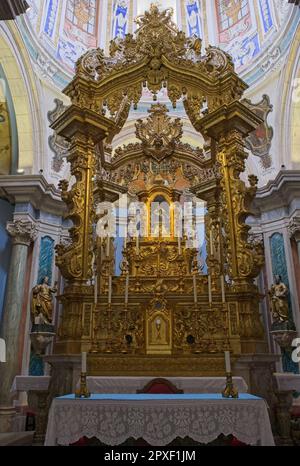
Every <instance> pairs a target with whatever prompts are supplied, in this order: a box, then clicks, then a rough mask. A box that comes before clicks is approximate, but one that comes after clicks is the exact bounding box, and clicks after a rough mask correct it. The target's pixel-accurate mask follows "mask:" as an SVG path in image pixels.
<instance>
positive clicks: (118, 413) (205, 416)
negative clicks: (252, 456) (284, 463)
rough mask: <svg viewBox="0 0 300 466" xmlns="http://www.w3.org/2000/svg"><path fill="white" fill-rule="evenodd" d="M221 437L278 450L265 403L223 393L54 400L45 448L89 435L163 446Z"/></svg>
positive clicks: (110, 440) (113, 443)
mask: <svg viewBox="0 0 300 466" xmlns="http://www.w3.org/2000/svg"><path fill="white" fill-rule="evenodd" d="M221 434H224V435H230V434H232V435H234V436H235V437H237V438H238V439H239V440H240V441H241V442H244V443H246V444H248V445H262V446H273V445H274V439H273V435H272V430H271V425H270V419H269V415H268V408H267V404H266V402H265V401H264V400H263V399H261V398H257V397H254V396H252V395H248V394H241V395H240V398H239V399H235V400H232V399H223V398H222V396H221V395H218V394H212V395H204V394H199V395H197V394H190V395H128V394H127V395H126V394H124V395H114V394H111V395H110V394H106V395H105V394H104V395H92V397H91V398H89V399H75V397H74V395H69V396H65V397H61V398H56V399H54V400H53V403H52V406H51V409H50V413H49V419H48V427H47V434H46V441H45V445H46V446H55V445H70V444H72V443H75V442H76V441H78V440H79V439H80V438H82V437H84V436H85V437H88V438H93V437H96V438H98V439H99V440H101V442H103V443H104V444H106V445H111V446H116V445H120V444H122V443H123V442H125V441H126V440H127V439H128V438H135V439H139V438H143V439H144V440H145V441H146V442H148V443H149V444H150V445H152V446H164V445H168V444H169V443H170V442H172V441H173V440H174V439H176V438H177V437H181V438H185V437H186V436H189V437H190V438H192V439H194V440H195V441H197V442H200V443H205V444H206V443H209V442H212V441H214V440H215V439H217V438H218V437H219V435H221Z"/></svg>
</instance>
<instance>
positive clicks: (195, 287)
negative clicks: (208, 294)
mask: <svg viewBox="0 0 300 466" xmlns="http://www.w3.org/2000/svg"><path fill="white" fill-rule="evenodd" d="M193 284H194V303H195V304H197V303H198V295H197V277H196V274H194V275H193Z"/></svg>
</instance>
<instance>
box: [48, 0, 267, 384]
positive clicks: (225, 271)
mask: <svg viewBox="0 0 300 466" xmlns="http://www.w3.org/2000/svg"><path fill="white" fill-rule="evenodd" d="M143 86H145V87H147V88H148V89H149V90H150V91H151V92H152V93H153V96H154V101H156V100H157V94H158V92H159V91H160V89H161V88H162V87H165V88H166V89H167V91H168V96H169V99H170V101H171V102H172V104H173V106H174V107H176V103H177V101H178V100H180V99H182V100H183V103H184V107H185V110H186V113H187V115H188V117H189V119H190V121H191V124H192V125H193V127H194V128H195V129H196V131H198V132H199V133H200V134H201V137H200V135H199V141H200V140H201V139H204V141H205V144H204V147H203V148H193V147H191V146H189V145H188V144H184V143H183V142H182V140H181V138H182V127H183V126H182V123H181V121H180V120H179V119H173V118H170V117H169V116H168V111H167V108H166V107H165V106H164V105H162V104H159V103H154V105H153V106H152V107H151V109H150V111H149V117H148V118H147V119H146V120H143V121H141V120H139V121H137V124H136V137H137V138H138V139H139V140H140V141H141V142H140V143H136V144H130V145H128V146H125V147H123V148H119V149H118V150H116V151H115V152H114V153H111V143H112V141H113V138H114V137H115V136H116V135H117V134H118V133H119V132H120V131H121V130H122V128H123V126H124V124H125V122H126V120H127V118H128V115H129V111H130V109H131V107H132V105H133V106H134V107H135V108H136V107H137V105H138V103H139V101H140V99H141V96H142V89H143ZM246 89H247V85H246V84H245V83H244V82H243V81H242V80H241V79H240V78H239V76H238V75H237V74H236V73H235V70H234V66H233V63H232V60H231V58H230V56H229V55H227V54H226V53H225V52H223V51H221V50H220V49H218V48H216V47H208V48H207V49H206V54H205V55H202V44H201V40H200V39H199V38H187V37H186V36H185V34H184V33H183V32H180V31H178V30H177V29H176V27H175V26H174V25H173V23H172V21H171V15H170V12H168V11H164V12H160V11H159V10H158V8H157V7H156V6H152V7H151V9H150V11H149V12H146V13H145V15H144V16H143V17H141V18H139V19H138V29H137V32H136V34H135V35H134V36H133V35H131V34H128V35H127V36H126V37H125V39H117V40H115V41H112V42H111V46H110V56H109V57H105V56H104V54H103V52H102V50H100V49H94V50H90V51H88V52H87V53H86V54H85V55H84V56H83V57H82V58H81V59H80V60H79V61H78V63H77V67H76V75H75V77H74V79H73V81H72V82H71V83H70V84H69V85H68V86H67V88H66V89H65V91H64V92H65V94H66V95H67V96H69V97H70V99H71V105H70V106H69V107H67V108H66V109H64V111H63V112H62V113H61V114H59V116H58V117H57V119H56V120H55V121H54V122H53V123H52V128H53V129H54V130H55V131H56V133H57V135H58V136H59V137H62V138H64V139H65V140H66V141H67V142H68V147H69V149H68V162H69V163H70V167H71V173H72V175H73V177H74V180H75V182H74V184H73V185H72V186H71V187H69V185H68V183H67V182H66V181H64V180H63V181H61V183H60V189H61V193H62V199H63V200H64V202H65V203H66V205H67V211H68V214H67V217H68V218H69V219H70V220H71V221H72V223H73V226H72V228H71V229H70V241H69V243H68V244H61V245H59V246H58V247H57V265H58V267H59V268H60V271H61V273H62V275H63V277H64V278H65V281H66V286H65V288H64V292H63V295H62V296H60V300H61V302H62V304H63V312H62V319H61V325H60V329H59V334H58V337H57V341H56V343H55V349H54V351H55V353H56V354H57V355H60V354H61V355H70V356H71V355H78V354H79V353H80V352H81V351H87V352H89V357H88V371H89V373H90V374H94V375H104V374H109V375H121V374H130V375H145V374H151V375H155V374H158V375H223V373H224V362H223V352H224V350H226V349H230V350H231V351H232V353H233V358H238V357H239V356H240V355H241V354H245V353H263V352H265V351H266V343H265V337H264V330H263V326H262V323H261V320H260V315H259V300H260V296H259V292H258V289H257V287H256V285H255V284H254V281H255V278H256V277H257V275H258V274H259V271H260V268H261V266H262V265H263V248H262V245H261V244H260V243H259V242H255V241H253V240H251V238H250V236H249V226H248V225H247V223H246V220H247V217H248V215H249V214H250V213H251V202H252V200H253V198H254V196H255V194H256V189H257V188H256V186H257V179H256V177H254V176H250V177H249V183H248V184H247V185H246V184H245V183H244V182H243V181H242V179H241V174H242V173H243V172H244V171H245V161H246V159H247V155H248V154H247V152H246V150H245V139H246V138H247V137H248V135H249V134H250V133H251V132H253V131H254V130H255V129H256V128H257V127H258V126H259V125H260V124H261V119H260V118H259V117H258V116H256V115H255V114H254V113H253V111H252V110H251V109H249V108H247V107H246V106H245V105H244V104H243V103H242V102H241V100H242V96H243V93H244V91H245V90H246ZM187 190H188V191H189V192H190V193H191V194H192V195H194V196H196V197H197V198H198V199H201V200H202V201H204V202H205V203H206V215H205V232H206V233H205V234H206V244H207V259H206V264H207V269H208V271H207V273H205V274H204V273H203V271H202V268H201V267H199V265H198V260H197V254H198V251H197V250H196V249H195V248H193V247H189V246H188V238H187V237H185V236H183V238H182V239H181V240H180V241H179V240H178V238H177V236H176V225H175V220H174V218H175V217H174V215H173V213H174V212H173V211H172V205H173V203H175V202H177V201H180V197H181V196H182V194H183V193H184V192H186V191H187ZM126 193H129V194H130V195H132V194H134V196H135V197H136V199H138V201H140V202H143V203H144V204H145V205H146V206H149V209H150V205H151V202H152V201H155V200H157V199H159V200H163V201H164V202H166V203H167V204H169V205H170V209H171V229H170V232H169V233H168V235H167V234H166V233H165V232H164V231H163V226H162V225H161V224H160V222H159V223H158V229H159V231H158V235H157V236H155V235H153V234H152V231H150V230H149V229H148V230H147V231H145V232H143V235H142V236H141V238H140V239H139V241H138V245H137V241H136V239H134V238H128V239H127V240H126V243H125V245H124V250H123V261H122V264H121V272H122V273H121V276H118V277H117V276H114V257H113V253H112V251H113V241H110V242H109V244H107V243H108V242H107V240H103V239H100V238H98V237H97V236H95V225H96V224H97V222H98V221H99V214H98V213H97V205H98V204H99V203H100V202H104V201H107V202H114V201H116V200H117V199H118V197H119V196H120V195H122V194H126ZM172 212H173V213H172ZM107 251H110V252H107ZM95 288H96V289H95ZM110 293H111V299H110V300H109V299H108V296H109V294H110ZM95 295H96V296H97V298H96V300H95ZM126 295H127V297H126ZM124 296H125V300H124Z"/></svg>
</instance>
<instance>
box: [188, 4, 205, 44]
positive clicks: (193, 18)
mask: <svg viewBox="0 0 300 466" xmlns="http://www.w3.org/2000/svg"><path fill="white" fill-rule="evenodd" d="M200 8H201V7H200V5H199V1H198V0H187V1H186V16H187V25H188V35H189V36H198V37H202V28H201V16H200V12H201V9H200Z"/></svg>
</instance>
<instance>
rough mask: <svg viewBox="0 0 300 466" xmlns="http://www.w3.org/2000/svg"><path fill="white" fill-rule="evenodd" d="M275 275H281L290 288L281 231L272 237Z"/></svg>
mask: <svg viewBox="0 0 300 466" xmlns="http://www.w3.org/2000/svg"><path fill="white" fill-rule="evenodd" d="M270 250H271V258H272V271H273V277H275V275H280V276H281V278H282V281H283V283H284V284H285V285H286V286H287V287H288V288H289V289H290V284H289V276H288V270H287V262H286V255H285V247H284V238H283V235H282V234H281V233H275V234H274V235H273V236H272V237H271V238H270ZM289 308H290V319H291V321H292V322H293V321H294V319H293V312H292V304H291V299H290V294H289Z"/></svg>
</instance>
